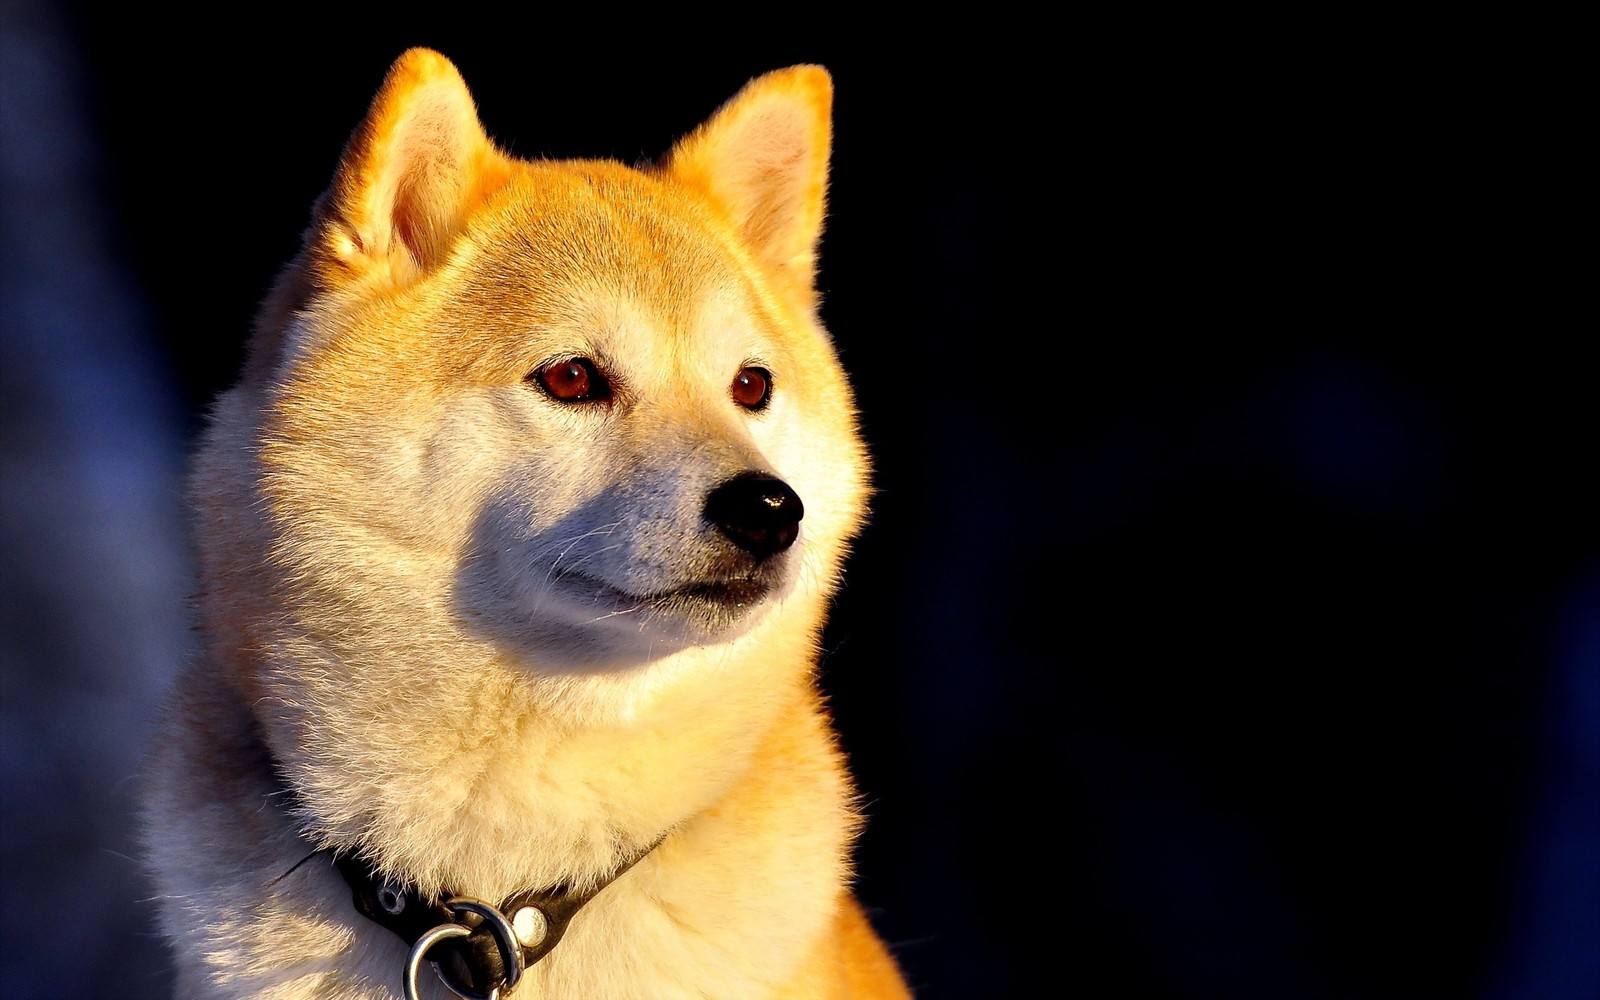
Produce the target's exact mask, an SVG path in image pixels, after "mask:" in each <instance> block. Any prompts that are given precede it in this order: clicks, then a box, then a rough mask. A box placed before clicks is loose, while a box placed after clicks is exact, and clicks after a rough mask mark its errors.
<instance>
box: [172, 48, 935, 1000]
mask: <svg viewBox="0 0 1600 1000" xmlns="http://www.w3.org/2000/svg"><path fill="white" fill-rule="evenodd" d="M831 103H832V83H831V79H830V77H829V75H828V74H827V72H826V71H825V70H824V69H822V68H820V67H817V66H809V65H800V66H794V67H791V68H788V69H783V70H777V71H774V72H772V73H769V74H767V75H765V76H761V77H758V78H756V79H754V80H752V81H750V82H749V83H748V84H747V85H746V86H745V88H744V89H743V90H741V91H740V92H739V93H738V94H736V95H735V96H734V97H733V98H732V99H730V100H729V101H728V102H727V103H726V104H725V105H723V106H722V107H721V108H720V109H718V110H717V111H716V112H715V113H714V114H713V115H712V116H711V117H710V118H709V119H707V120H706V121H705V123H704V124H702V125H701V126H700V127H699V128H698V129H696V130H695V131H693V132H692V133H690V134H689V135H687V136H686V137H684V138H683V139H682V140H681V141H680V142H678V143H677V144H676V145H675V146H674V147H673V148H672V149H671V150H670V151H668V152H667V154H666V155H665V156H664V157H662V158H661V159H660V160H659V161H658V162H655V163H652V164H647V165H643V166H638V167H632V166H625V165H623V164H620V163H617V162H612V161H605V160H572V161H538V160H523V159H517V158H514V157H512V156H511V155H509V154H508V153H506V152H504V151H502V150H501V149H500V148H498V147H497V146H496V145H495V144H494V143H493V142H492V141H491V140H490V139H489V138H488V136H487V135H486V134H485V132H484V129H483V127H482V125H481V124H480V122H479V119H478V116H477V112H476V109H475V106H474V104H473V101H472V98H471V96H470V94H469V92H468V90H467V87H466V85H465V83H464V82H463V80H462V78H461V76H460V74H459V72H458V71H457V70H456V68H455V66H454V65H452V64H451V63H450V62H449V61H448V60H447V59H446V58H445V57H443V56H441V55H439V54H438V53H435V52H432V51H428V50H420V49H419V50H413V51H410V52H407V53H405V54H404V55H402V56H401V58H400V59H399V60H398V61H397V62H396V63H395V64H394V66H393V67H392V68H391V69H390V71H389V73H388V76H387V77H386V79H385V80H384V82H383V84H382V86H381V88H380V90H379V91H378V94H377V96H376V97H375V98H374V100H373V102H372V105H371V109H370V111H369V113H368V115H367V117H366V119H365V120H364V121H363V122H362V123H361V124H360V125H359V127H358V128H357V129H356V131H355V132H354V134H353V135H352V137H351V139H350V141H349V143H348V145H347V146H346V148H345V150H344V153H343V156H342V158H341V159H340V161H339V163H338V166H337V168H336V171H335V174H334V177H333V181H332V184H331V186H330V187H329V188H328V190H327V191H326V193H325V194H324V195H323V196H322V198H321V199H319V201H318V202H317V204H316V205H315V206H314V208H313V210H312V220H311V224H310V226H309V228H308V229H307V230H306V233H305V237H304V244H303V247H302V249H301V252H300V253H299V255H298V256H297V257H296V258H295V259H294V260H293V261H291V262H290V263H289V264H288V265H287V266H286V268H285V269H284V270H283V271H282V273H281V275H280V277H279V279H278V280H277V282H276V283H275V285H274V287H273V290H272V292H271V293H270V295H269V296H268V297H267V299H266V301H265V302H264V303H263V305H262V308H261V311H260V313H259V316H258V318H257V322H256V328H255V330H254V334H253V337H252V340H251V347H250V355H249V359H248V361H247V363H246V367H245V370H244V372H243V374H242V376H241V378H240V380H239V382H238V383H237V385H235V386H234V387H233V388H232V389H230V390H229V391H228V392H226V393H225V394H223V395H222V396H221V397H220V398H219V400H218V402H217V403H216V405H215V408H214V410H213V412H212V414H211V417H210V422H209V425H208V429H207V431H206V434H205V436H204V438H203V441H202V443H201V446H200V449H199V452H198V455H197V459H196V462H195V468H194V473H193V477H192V484H191V494H192V499H193V503H194V507H195V510H196V512H197V515H196V526H195V535H196V542H197V545H196V547H197V551H198V552H199V560H200V579H201V592H200V594H199V596H198V599H197V623H198V626H199V628H200V630H201V634H202V635H203V637H204V638H203V645H204V649H203V653H202V655H201V656H200V657H199V659H198V661H197V662H196V663H194V664H192V665H190V667H189V668H188V669H187V670H186V672H185V673H184V674H183V676H182V678H181V681H180V683H179V685H178V688H177V690H176V691H175V693H174V698H173V700H172V703H171V705H170V711H169V713H168V716H167V718H166V719H165V721H164V724H163V729H162V733H161V736H160V738H159V739H158V741H157V745H156V747H155V748H154V751H153V753H152V757H151V763H150V767H149V774H148V794H147V809H146V840H147V844H148V848H147V850H148V855H149V859H150V864H151V868H152V870H153V873H154V877H155V879H156V881H157V884H158V889H159V894H160V900H161V907H162V909H161V923H162V928H163V932H164V934H165V935H166V937H167V938H168V940H169V942H170V944H171V946H172V948H173V952H174V954H175V956H176V974H177V980H178V987H177V991H178V993H179V995H181V996H184V997H282V998H297V997H326V998H335V997H337V998H378V997H394V996H397V995H403V994H406V993H413V992H414V993H416V994H418V995H426V996H433V997H444V996H449V995H451V993H452V992H454V993H458V994H460V995H463V996H476V995H507V994H512V995H515V996H517V997H530V998H531V997H555V998H563V1000H567V998H571V1000H598V998H625V1000H671V998H680V997H681V998H688V997H694V998H729V1000H760V998H801V997H804V998H816V1000H821V998H833V997H905V996H909V991H908V989H907V986H906V984H905V980H904V977H903V976H902V975H901V973H900V971H899V969H898V966H897V963H896V961H895V959H894V958H893V957H892V956H891V954H890V952H889V949H888V948H887V947H886V945H885V944H884V943H883V941H882V939H881V938H880V937H879V936H878V935H877V934H876V933H875V932H874V930H873V929H872V927H871V925H870V923H869V921H868V919H867V917H866V916H865V914H864V911H863V909H862V908H861V906H860V905H859V904H858V902H857V901H856V899H855V897H854V895H853V891H852V889H851V886H850V874H851V870H850V854H851V849H852V842H853V839H854V837H855V836H856V834H857V832H858V829H859V826H860V824H861V822H862V819H861V815H860V813H859V811H858V808H857V804H856V793H855V792H854V790H853V786H852V783H851V779H850V777H849V774H848V771H847V768H846V765H845V762H844V761H843V759H842V757H841V754H840V751H839V750H838V748H837V746H836V740H835V738H834V736H833V734H832V730H831V724H830V721H829V718H828V716H827V714H826V712H825V709H824V707H823V705H822V701H821V698H820V697H819V693H818V689H817V686H816V663H817V654H818V643H819V635H820V630H821V627H822V623H823V620H824V615H825V613H826V610H827V606H828V604H829V601H830V599H831V596H832V594H833V592H834V591H835V589H836V587H837V585H838V583H839V581H840V574H841V569H842V564H843V561H844V558H845V554H846V549H847V546H848V545H849V544H850V543H851V541H852V540H853V538H854V536H855V535H856V534H857V532H858V531H859V529H860V527H861V524H862V521H863V517H864V513H863V511H864V509H865V504H866V499H867V491H868V476H869V471H868V458H867V455H866V454H865V450H864V447H863V444H862V440H861V438H860V436H859V433H858V430H857V426H856V420H855V417H854V415H853V414H854V411H853V403H852V393H851V389H850V387H849V385H848V384H847V382H846V379H845V377H844V375H843V374H842V372H841V368H840V364H839V361H838V359H837V357H836V353H835V351H834V349H833V346H832V343H831V340H830V335H829V333H828V332H827V331H826V330H824V329H823V327H822V325H821V322H820V321H819V318H818V313H817V304H818V301H817V298H818V296H817V291H816V288H815V272H816V253H817V247H818V241H819V238H820V234H821V230H822V225H823V215H824V205H825V200H826V187H827V179H828V161H829V156H830V147H831V142H832V126H831Z"/></svg>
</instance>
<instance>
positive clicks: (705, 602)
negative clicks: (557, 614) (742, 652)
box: [555, 572, 782, 636]
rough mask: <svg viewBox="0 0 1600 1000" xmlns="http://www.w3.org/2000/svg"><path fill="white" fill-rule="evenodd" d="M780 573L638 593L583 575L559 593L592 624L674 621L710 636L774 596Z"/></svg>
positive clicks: (561, 581) (569, 579)
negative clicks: (583, 610)
mask: <svg viewBox="0 0 1600 1000" xmlns="http://www.w3.org/2000/svg"><path fill="white" fill-rule="evenodd" d="M781 581H782V578H781V576H780V575H778V574H776V573H772V572H759V573H756V574H751V575H747V576H737V577H728V578H724V579H714V580H697V581H694V582H692V583H688V584H684V585H683V586H679V587H672V588H669V589H666V590H661V591H655V592H652V593H647V594H638V593H633V592H631V591H627V590H623V589H622V588H619V587H615V586H613V585H611V584H609V583H606V582H604V581H603V580H597V579H595V578H594V577H592V576H586V575H584V574H583V573H578V572H569V573H564V574H562V575H561V576H559V577H557V578H556V588H555V589H556V590H557V592H558V593H559V595H560V596H561V597H562V598H563V599H564V600H565V601H567V602H568V603H571V604H577V605H580V606H582V607H583V608H584V609H585V610H586V611H588V612H590V613H591V614H593V615H594V619H593V621H595V622H597V623H598V622H606V623H610V624H615V625H622V626H626V625H628V624H629V623H630V622H632V623H635V624H636V626H637V627H639V628H645V627H647V626H649V625H652V624H660V623H663V620H666V621H673V622H677V623H680V624H681V625H684V626H688V627H689V629H690V631H692V632H698V633H701V634H704V635H707V636H710V635H715V634H717V633H721V632H724V631H726V630H727V629H729V628H731V627H732V626H733V625H735V624H737V623H738V622H739V621H740V620H741V619H743V618H744V617H745V616H746V615H748V614H749V613H750V612H751V611H752V610H753V609H754V608H755V607H756V606H757V605H759V604H760V603H761V602H762V601H764V600H766V599H767V598H768V597H770V596H771V595H772V594H773V592H774V591H776V590H777V589H778V587H779V584H780V583H781Z"/></svg>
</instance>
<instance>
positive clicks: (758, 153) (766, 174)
mask: <svg viewBox="0 0 1600 1000" xmlns="http://www.w3.org/2000/svg"><path fill="white" fill-rule="evenodd" d="M832 116H833V80H832V78H831V77H829V75H828V72H827V70H825V69H823V68H822V67H821V66H792V67H790V68H788V69H782V70H777V71H775V72H772V73H768V74H766V75H765V76H760V77H757V78H756V79H754V80H752V81H750V82H749V83H748V84H746V85H745V86H744V89H742V90H740V91H739V93H738V94H736V95H734V97H733V99H732V100H730V101H728V102H727V103H726V104H724V105H723V106H722V107H721V108H720V109H718V110H717V112H716V113H715V114H714V115H712V116H711V118H710V119H709V120H708V121H707V122H706V123H705V124H703V125H701V126H700V127H699V128H698V129H696V130H695V131H694V132H692V133H690V134H689V135H688V136H687V137H685V138H684V139H683V140H682V141H681V142H679V143H678V144H677V146H675V147H674V148H673V150H672V151H671V152H670V153H668V154H667V157H666V158H665V160H664V161H663V164H662V165H663V167H664V169H665V170H666V172H667V173H668V174H669V175H670V176H672V177H674V178H676V179H677V180H678V181H679V182H681V183H684V184H687V185H689V186H691V187H695V188H698V189H700V190H701V191H703V192H704V193H705V194H707V195H708V196H709V197H710V198H711V200H712V202H713V203H714V204H716V205H717V206H718V207H720V208H721V209H722V210H723V212H724V213H726V215H727V218H728V221H729V222H731V223H732V224H733V227H734V230H735V232H736V233H737V234H738V235H739V237H740V238H741V240H742V241H743V243H744V245H745V247H746V248H747V249H749V250H750V252H751V253H752V254H754V256H755V257H756V259H757V260H758V261H759V262H761V263H762V264H764V265H766V267H767V268H768V269H769V271H770V272H771V273H772V274H773V276H774V277H775V278H776V280H777V281H778V283H779V286H780V288H781V289H782V290H783V291H785V292H786V293H788V294H791V295H793V296H795V297H796V298H797V300H798V301H800V302H801V303H802V304H803V305H805V306H806V307H807V308H810V307H811V306H812V305H813V304H814V303H815V299H816V289H815V280H816V260H817V243H818V241H819V240H820V239H821V237H822V220H823V215H824V212H825V209H826V195H827V186H828V155H829V152H830V149H831V146H832V141H833V117H832Z"/></svg>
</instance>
